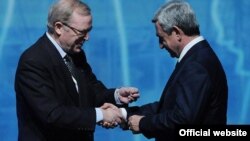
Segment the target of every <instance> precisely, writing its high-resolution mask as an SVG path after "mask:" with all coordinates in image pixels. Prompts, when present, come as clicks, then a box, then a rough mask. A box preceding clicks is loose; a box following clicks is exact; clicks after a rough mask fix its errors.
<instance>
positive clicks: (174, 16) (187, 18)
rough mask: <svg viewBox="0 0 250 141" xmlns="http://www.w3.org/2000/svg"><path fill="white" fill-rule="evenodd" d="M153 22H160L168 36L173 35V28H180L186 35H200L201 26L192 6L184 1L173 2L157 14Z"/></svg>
mask: <svg viewBox="0 0 250 141" xmlns="http://www.w3.org/2000/svg"><path fill="white" fill-rule="evenodd" d="M152 22H154V23H156V22H158V23H159V24H160V25H161V27H162V28H163V30H164V31H165V32H166V33H167V34H169V35H170V34H171V33H172V30H173V27H174V26H177V27H178V28H180V29H181V30H182V31H183V32H184V33H185V35H188V36H192V35H200V30H199V24H198V22H197V20H196V16H195V13H194V11H193V10H192V8H191V6H190V5H189V4H188V3H187V2H184V1H179V0H173V1H170V2H168V3H166V4H165V5H163V6H162V7H160V9H159V10H158V11H157V12H156V14H155V16H154V18H153V20H152Z"/></svg>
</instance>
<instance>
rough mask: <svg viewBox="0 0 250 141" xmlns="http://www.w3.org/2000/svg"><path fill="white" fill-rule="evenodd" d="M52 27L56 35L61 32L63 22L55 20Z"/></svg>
mask: <svg viewBox="0 0 250 141" xmlns="http://www.w3.org/2000/svg"><path fill="white" fill-rule="evenodd" d="M54 28H55V33H56V34H57V35H61V34H62V28H63V24H62V23H61V22H55V24H54Z"/></svg>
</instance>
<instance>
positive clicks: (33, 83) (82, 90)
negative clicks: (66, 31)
mask: <svg viewBox="0 0 250 141" xmlns="http://www.w3.org/2000/svg"><path fill="white" fill-rule="evenodd" d="M73 60H74V63H75V65H76V66H77V70H78V72H77V73H78V76H79V79H78V87H79V93H77V91H76V87H75V83H74V82H73V80H72V77H71V74H70V72H69V70H68V68H67V66H66V65H65V63H64V60H63V59H62V57H61V56H60V54H59V52H58V51H57V49H56V48H55V47H54V45H53V44H52V43H51V41H50V40H49V39H48V38H47V36H46V35H43V36H42V37H41V38H40V39H39V40H38V41H37V42H36V43H35V44H34V45H32V46H31V47H30V48H28V49H27V50H26V51H25V52H24V53H23V54H22V55H21V57H20V60H19V64H18V68H17V72H16V79H15V90H16V106H17V107H16V108H17V116H18V130H19V135H18V140H20V141H70V140H72V141H80V140H81V141H83V140H84V141H85V140H86V141H92V140H93V132H94V130H95V125H96V113H95V109H94V107H99V106H101V105H102V104H103V103H104V102H109V103H115V100H114V96H113V94H114V89H107V88H106V87H105V86H104V85H103V84H102V82H100V81H98V80H97V79H96V77H95V75H94V74H93V73H92V70H91V67H90V66H89V64H88V63H87V61H86V57H85V54H84V52H83V51H82V52H81V53H79V54H78V55H77V56H75V57H73Z"/></svg>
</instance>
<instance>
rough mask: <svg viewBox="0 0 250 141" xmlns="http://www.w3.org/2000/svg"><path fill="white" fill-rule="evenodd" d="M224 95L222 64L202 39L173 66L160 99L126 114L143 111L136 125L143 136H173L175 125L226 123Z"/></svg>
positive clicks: (164, 140) (159, 140) (160, 140)
mask: <svg viewBox="0 0 250 141" xmlns="http://www.w3.org/2000/svg"><path fill="white" fill-rule="evenodd" d="M227 97H228V88H227V80H226V76H225V73H224V70H223V68H222V65H221V63H220V61H219V59H218V58H217V56H216V55H215V53H214V52H213V50H212V49H211V47H210V46H209V44H208V43H207V41H206V40H204V41H201V42H199V43H197V44H196V45H194V46H193V47H192V48H191V49H190V50H189V51H188V52H187V54H186V55H185V56H184V58H183V59H182V60H181V62H180V63H179V64H178V65H177V66H176V68H175V70H174V72H173V73H172V75H171V77H170V78H169V80H168V82H167V84H166V86H165V88H164V90H163V93H162V96H161V99H160V101H158V102H155V103H151V104H147V105H143V106H141V107H133V108H130V109H128V110H127V111H128V114H129V115H131V114H141V115H145V117H144V118H142V119H141V121H140V124H139V128H140V130H141V132H142V133H143V134H144V135H145V136H146V137H148V138H156V140H157V141H167V140H174V129H175V128H176V126H177V125H186V124H192V125H211V124H222V125H225V124H226V120H227V118H226V114H227ZM177 133H178V132H177Z"/></svg>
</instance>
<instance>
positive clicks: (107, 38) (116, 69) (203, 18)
mask: <svg viewBox="0 0 250 141" xmlns="http://www.w3.org/2000/svg"><path fill="white" fill-rule="evenodd" d="M85 2H86V3H87V4H89V6H90V7H91V9H92V13H93V18H94V21H93V30H92V31H91V33H90V40H89V42H87V43H86V44H85V45H84V50H85V51H86V54H87V58H88V61H89V63H90V64H91V66H92V68H93V71H94V72H95V74H96V75H97V77H98V78H99V79H100V80H102V81H103V82H104V83H105V84H106V86H107V87H120V86H122V85H127V86H136V87H138V88H139V89H140V93H141V98H140V99H139V100H138V101H137V102H136V103H134V104H132V105H142V104H145V103H148V102H153V101H156V100H159V98H160V95H161V92H162V89H163V87H164V85H165V83H166V81H167V80H168V78H169V76H170V74H171V73H172V70H173V68H174V64H175V62H176V60H175V59H172V58H170V56H169V54H168V52H167V51H165V50H161V49H160V48H159V45H158V39H157V37H156V36H155V35H156V34H155V29H154V26H153V24H152V23H151V19H152V17H153V15H154V13H155V11H156V10H157V9H158V8H159V6H160V5H161V4H163V3H164V2H165V1H164V0H85ZM188 2H190V4H191V5H192V6H193V8H194V10H195V11H196V13H197V17H198V21H199V22H200V29H201V34H202V35H203V36H204V37H205V38H206V39H207V40H208V41H209V42H210V43H211V46H212V47H213V49H214V50H215V52H216V53H217V55H218V56H219V58H220V60H221V62H222V64H223V66H224V68H225V71H226V75H227V78H228V86H229V101H228V102H229V103H228V124H250V118H249V116H250V108H249V106H250V105H249V103H250V65H249V61H247V60H250V49H249V47H250V46H249V45H250V40H249V31H250V26H249V24H250V17H249V13H250V10H249V7H250V2H249V0H237V1H236V0H188ZM51 3H52V0H0V140H1V141H15V140H17V118H16V107H15V92H14V76H15V71H16V67H17V62H18V59H19V57H20V54H21V53H22V52H23V51H24V50H25V49H26V48H28V47H29V46H30V45H31V44H32V43H34V42H35V41H36V40H37V39H38V38H39V37H40V36H41V35H42V34H44V32H45V31H46V18H47V11H48V9H49V6H50V5H51ZM247 62H248V63H247ZM95 138H96V141H102V140H104V138H105V140H108V141H115V140H117V138H119V140H124V141H125V140H126V141H128V140H131V141H146V140H147V139H146V138H145V137H144V136H142V135H133V134H132V133H131V132H130V131H122V130H121V129H119V128H116V129H109V130H107V129H103V128H101V127H99V126H97V129H96V133H95Z"/></svg>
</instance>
